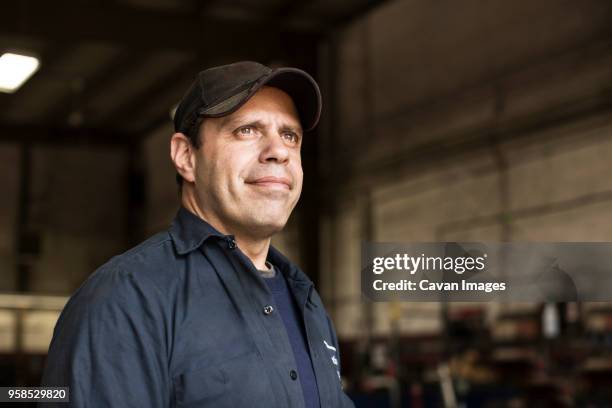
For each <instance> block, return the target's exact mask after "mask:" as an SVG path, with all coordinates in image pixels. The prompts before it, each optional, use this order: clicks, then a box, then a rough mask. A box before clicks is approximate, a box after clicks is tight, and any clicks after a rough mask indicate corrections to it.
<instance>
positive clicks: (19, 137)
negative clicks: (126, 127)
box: [0, 123, 133, 146]
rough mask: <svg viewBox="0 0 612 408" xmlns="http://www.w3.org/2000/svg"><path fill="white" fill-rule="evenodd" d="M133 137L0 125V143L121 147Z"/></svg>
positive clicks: (89, 130)
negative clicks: (24, 142) (25, 142)
mask: <svg viewBox="0 0 612 408" xmlns="http://www.w3.org/2000/svg"><path fill="white" fill-rule="evenodd" d="M131 140H133V135H131V134H129V133H125V132H121V131H117V130H114V129H104V128H69V127H46V126H32V125H26V124H10V123H0V143H2V142H5V143H22V142H23V141H27V142H28V143H32V144H34V143H39V144H70V145H91V146H123V145H125V144H126V143H128V142H129V141H131Z"/></svg>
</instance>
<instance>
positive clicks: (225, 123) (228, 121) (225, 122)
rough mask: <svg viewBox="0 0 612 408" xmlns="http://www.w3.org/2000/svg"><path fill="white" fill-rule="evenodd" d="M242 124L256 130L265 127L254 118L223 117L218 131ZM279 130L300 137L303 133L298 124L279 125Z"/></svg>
mask: <svg viewBox="0 0 612 408" xmlns="http://www.w3.org/2000/svg"><path fill="white" fill-rule="evenodd" d="M238 123H240V124H243V125H250V126H255V127H257V128H264V127H265V125H264V123H263V122H261V121H260V120H257V119H255V118H253V119H252V120H251V119H249V117H245V116H233V117H232V116H231V115H230V116H225V117H223V118H222V120H221V122H220V123H219V129H224V128H226V127H233V126H235V125H236V124H238ZM279 129H280V130H282V131H285V132H286V131H291V132H294V133H297V134H299V135H301V134H302V133H303V130H302V127H301V126H300V125H299V124H298V125H292V124H290V123H285V124H283V125H281V126H280V127H279Z"/></svg>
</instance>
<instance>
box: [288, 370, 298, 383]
mask: <svg viewBox="0 0 612 408" xmlns="http://www.w3.org/2000/svg"><path fill="white" fill-rule="evenodd" d="M289 377H291V379H292V380H293V381H295V380H297V372H296V371H295V370H291V371H289Z"/></svg>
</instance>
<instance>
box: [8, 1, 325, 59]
mask: <svg viewBox="0 0 612 408" xmlns="http://www.w3.org/2000/svg"><path fill="white" fill-rule="evenodd" d="M2 8H3V10H2V13H1V15H0V35H5V36H25V37H35V38H44V39H45V40H46V41H50V42H59V43H65V44H74V43H75V42H105V43H112V44H117V45H121V46H124V47H127V48H133V49H137V50H146V49H149V50H160V49H173V50H188V51H200V52H205V53H206V54H208V55H228V54H231V55H234V56H241V57H242V58H252V59H266V58H270V57H273V56H276V55H284V54H285V52H286V51H287V50H290V49H293V48H294V47H298V48H299V47H300V46H301V45H303V44H309V43H312V42H313V41H315V42H316V41H317V40H318V35H317V34H316V33H312V32H296V31H295V30H287V29H284V28H283V27H282V22H280V21H258V22H253V21H250V22H249V21H219V20H215V19H210V18H206V17H200V16H198V15H194V14H193V13H188V12H184V11H167V10H164V11H156V10H151V9H146V8H143V7H133V6H128V5H121V4H118V3H105V4H104V5H102V3H101V2H87V3H85V2H80V1H69V0H58V1H53V2H39V1H34V0H23V1H19V2H8V3H7V4H5V5H3V7H2Z"/></svg>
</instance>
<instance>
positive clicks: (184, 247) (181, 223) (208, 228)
mask: <svg viewBox="0 0 612 408" xmlns="http://www.w3.org/2000/svg"><path fill="white" fill-rule="evenodd" d="M169 233H170V236H171V237H172V240H173V241H174V246H175V248H176V251H177V252H178V254H179V255H185V254H187V253H189V252H192V251H194V250H196V249H198V248H199V247H201V246H202V244H203V243H204V241H206V240H207V239H208V238H210V237H219V238H227V237H231V238H234V236H233V235H225V234H223V233H221V232H219V231H218V230H217V229H216V228H215V227H213V226H212V225H210V224H209V223H208V222H206V221H205V220H203V219H202V218H200V217H198V216H197V215H195V214H194V213H192V212H191V211H189V210H188V209H186V208H185V207H184V206H181V207H180V208H179V210H178V212H177V214H176V217H175V218H174V220H173V221H172V224H171V225H170V229H169ZM267 259H268V261H270V263H272V265H274V266H275V267H276V268H278V269H280V270H281V271H282V272H283V273H284V275H285V277H286V278H287V279H289V280H291V281H293V282H294V283H295V284H297V285H304V286H311V285H312V281H311V280H310V279H309V278H308V276H306V274H305V273H304V272H302V271H301V270H300V268H298V267H297V266H296V265H295V264H293V263H292V262H291V261H289V259H287V257H285V255H283V254H282V253H281V252H280V251H279V250H278V249H276V248H274V247H273V246H272V245H270V248H269V249H268V257H267Z"/></svg>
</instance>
